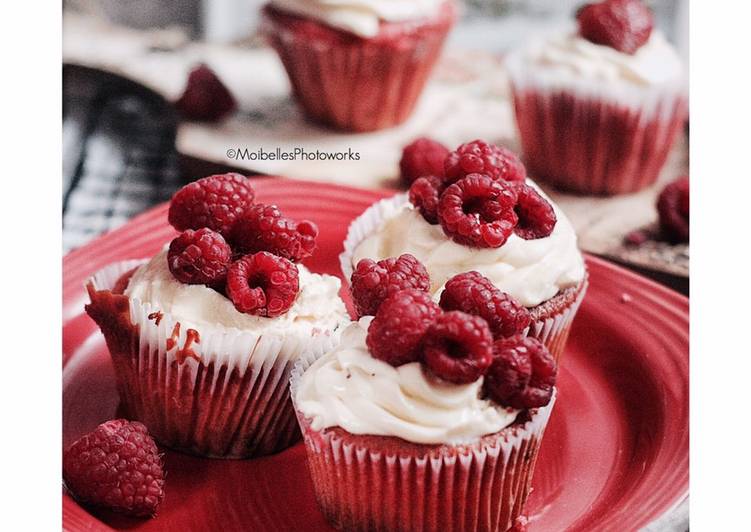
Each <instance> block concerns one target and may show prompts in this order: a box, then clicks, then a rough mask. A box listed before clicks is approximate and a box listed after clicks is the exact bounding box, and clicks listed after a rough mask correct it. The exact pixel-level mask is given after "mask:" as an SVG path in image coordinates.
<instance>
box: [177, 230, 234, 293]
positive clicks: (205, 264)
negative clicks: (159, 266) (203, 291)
mask: <svg viewBox="0 0 751 532" xmlns="http://www.w3.org/2000/svg"><path fill="white" fill-rule="evenodd" d="M231 259H232V250H231V249H230V247H229V244H227V242H225V241H224V238H223V237H222V235H220V234H219V233H217V232H215V231H212V230H211V229H208V228H206V227H204V228H203V229H199V230H198V231H194V230H192V229H188V230H186V231H183V232H182V233H181V234H180V235H178V236H177V237H175V239H174V240H172V242H170V245H169V250H168V251H167V265H168V266H169V270H170V272H172V275H174V276H175V279H177V280H178V281H180V282H181V283H186V284H209V285H216V284H219V283H221V282H223V281H224V278H225V276H226V275H227V267H228V266H229V263H230V260H231Z"/></svg>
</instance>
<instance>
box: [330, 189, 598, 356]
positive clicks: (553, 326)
mask: <svg viewBox="0 0 751 532" xmlns="http://www.w3.org/2000/svg"><path fill="white" fill-rule="evenodd" d="M408 202H409V198H408V196H407V194H405V193H401V194H397V195H395V196H392V197H390V198H386V199H382V200H380V201H377V202H376V203H374V204H372V205H371V206H370V207H368V208H367V209H366V210H365V212H363V213H362V214H361V215H360V216H358V217H357V218H356V219H355V220H353V221H352V223H351V224H350V226H349V229H348V230H347V236H346V238H345V239H344V251H343V252H342V253H341V254H340V255H339V265H340V267H341V270H342V273H343V275H344V279H345V282H346V283H349V280H350V278H351V277H352V271H353V266H352V264H353V259H354V254H355V250H356V249H357V247H358V246H359V245H360V243H361V242H362V241H363V240H365V239H366V238H367V237H369V236H370V235H372V234H374V233H375V232H376V231H377V230H378V228H380V227H381V226H382V224H383V222H384V220H387V219H389V218H392V217H393V216H396V215H397V214H398V213H399V211H401V209H402V208H403V207H404V205H405V204H406V203H408ZM587 287H588V280H587V277H586V276H585V278H584V279H583V280H582V281H581V284H580V286H579V288H578V294H577V296H576V299H575V301H574V302H573V304H571V305H569V306H567V307H565V308H564V309H562V310H561V311H559V312H557V313H555V314H554V315H552V316H549V317H546V318H545V319H542V320H539V321H535V322H533V323H532V324H530V326H529V328H528V329H527V331H525V332H526V334H529V336H532V337H533V338H537V339H538V340H540V341H541V342H542V343H543V344H545V345H546V347H547V348H548V349H549V350H550V352H551V353H552V354H553V356H554V357H555V358H556V360H559V359H560V357H561V355H562V353H563V350H564V347H565V345H566V339H567V338H568V333H569V331H570V329H571V325H572V324H573V321H574V318H575V317H576V312H577V311H578V310H579V306H580V305H581V302H582V300H583V299H584V295H585V294H586V291H587Z"/></svg>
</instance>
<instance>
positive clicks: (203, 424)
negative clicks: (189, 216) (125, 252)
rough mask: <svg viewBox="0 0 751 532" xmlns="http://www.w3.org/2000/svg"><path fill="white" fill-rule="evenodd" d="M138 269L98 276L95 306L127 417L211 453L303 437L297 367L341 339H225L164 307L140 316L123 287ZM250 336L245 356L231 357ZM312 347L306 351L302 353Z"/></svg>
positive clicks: (177, 444)
mask: <svg viewBox="0 0 751 532" xmlns="http://www.w3.org/2000/svg"><path fill="white" fill-rule="evenodd" d="M129 262H133V261H129ZM125 268H128V269H127V270H126V269H125ZM131 268H132V265H131V264H129V263H120V264H116V265H113V266H111V267H109V268H106V269H105V270H103V271H102V272H99V273H98V274H97V275H95V276H94V278H92V279H91V280H90V281H89V283H88V285H87V290H88V293H89V298H90V303H89V304H88V305H86V312H87V313H88V315H89V316H90V317H91V318H92V319H93V320H94V321H95V322H96V323H97V325H98V326H99V327H100V329H101V331H102V333H103V335H104V338H105V340H106V342H107V348H108V349H109V352H110V355H111V357H112V363H113V366H114V370H115V376H116V379H117V389H118V393H119V395H120V401H121V406H122V407H123V408H124V410H125V416H126V417H127V418H128V419H132V420H137V421H140V422H142V423H143V424H145V425H146V426H147V427H148V429H149V432H150V433H151V434H152V436H154V438H155V439H156V440H157V441H158V442H159V443H160V444H162V445H164V446H167V447H170V448H173V449H177V450H181V451H185V452H188V453H191V454H197V455H201V456H209V457H217V458H248V457H253V456H262V455H267V454H272V453H276V452H279V451H281V450H283V449H286V448H287V447H290V446H291V445H292V444H293V443H295V442H296V441H298V440H299V439H300V430H299V428H298V426H297V421H296V419H295V413H294V409H293V407H292V402H291V401H290V397H289V386H288V384H289V378H290V374H291V371H292V367H293V366H294V365H295V363H297V362H298V361H300V362H304V363H305V366H306V367H307V364H309V363H310V362H312V361H313V360H314V359H315V358H316V357H317V356H320V354H322V352H323V350H324V349H328V348H330V345H332V343H333V340H331V339H329V338H321V337H319V338H318V339H310V338H308V339H307V340H308V341H307V342H305V341H304V340H303V339H298V338H273V339H271V338H265V337H263V336H261V337H257V336H256V337H255V338H254V339H252V340H251V341H250V342H247V341H246V340H248V339H246V338H245V337H243V336H242V335H241V334H232V335H231V337H230V338H228V339H226V340H225V339H224V338H222V337H218V336H215V337H214V338H212V337H211V333H210V332H209V333H207V332H205V331H195V330H193V329H187V330H185V328H184V327H180V323H179V322H177V321H174V320H173V319H172V317H171V316H169V315H167V314H162V313H161V312H150V310H144V312H143V313H145V314H147V315H146V316H140V314H141V310H133V311H132V309H131V302H130V300H129V298H128V297H127V296H125V295H123V294H122V291H123V290H124V289H125V288H126V287H127V279H126V277H127V274H125V275H123V273H124V272H125V271H128V270H130V269H131ZM131 271H132V270H131ZM136 307H137V305H136ZM134 315H135V316H136V317H135V319H134V318H133V316H134ZM191 331H193V332H191ZM228 334H229V333H228ZM307 343H310V345H306V344H307ZM245 345H248V346H249V347H247V349H246V348H245V347H241V348H240V349H239V351H244V352H246V353H247V354H246V355H245V357H244V358H240V359H238V358H236V357H233V356H228V353H229V352H230V351H231V350H232V349H233V348H238V346H245ZM223 346H227V347H228V349H227V350H226V351H223ZM315 346H318V348H316V347H315ZM303 347H305V348H306V354H304V355H300V356H298V355H295V353H296V352H297V351H299V350H301V349H302V348H303ZM308 349H309V350H308ZM308 356H309V357H310V359H308V358H305V357H308Z"/></svg>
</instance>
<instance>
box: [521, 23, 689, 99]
mask: <svg viewBox="0 0 751 532" xmlns="http://www.w3.org/2000/svg"><path fill="white" fill-rule="evenodd" d="M516 59H517V60H519V61H520V63H521V64H522V65H523V66H525V67H527V68H528V67H529V65H530V64H532V65H534V67H535V69H534V71H535V74H536V75H541V76H545V77H547V78H549V81H556V80H557V81H565V80H582V79H584V80H587V81H589V82H599V83H608V84H613V83H623V82H627V83H629V84H632V85H636V86H654V85H660V84H663V83H667V82H671V81H675V80H677V79H680V78H681V77H682V73H683V67H682V63H681V60H680V57H679V56H678V54H677V52H676V51H675V49H674V48H673V47H672V46H671V45H670V44H669V43H668V42H667V41H666V40H665V38H664V37H663V36H662V34H661V33H660V32H658V31H653V32H652V35H651V36H650V38H649V40H648V41H647V42H646V43H645V44H644V45H643V46H642V47H641V48H639V49H638V50H637V51H636V53H634V54H626V53H623V52H619V51H618V50H616V49H615V48H611V47H610V46H605V45H601V44H595V43H593V42H590V41H588V40H586V39H584V38H583V37H580V36H579V35H577V34H566V35H559V36H556V37H553V38H551V39H548V40H546V41H542V42H537V43H533V44H532V45H530V46H529V47H528V48H526V49H525V50H523V51H522V52H520V54H519V55H518V56H516ZM513 61H514V60H513V59H512V60H511V61H510V63H512V62H513ZM520 66H521V65H520Z"/></svg>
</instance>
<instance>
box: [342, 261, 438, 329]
mask: <svg viewBox="0 0 751 532" xmlns="http://www.w3.org/2000/svg"><path fill="white" fill-rule="evenodd" d="M351 281H352V282H351V286H352V299H353V300H354V301H355V308H356V309H357V313H358V315H359V316H375V314H376V312H377V311H378V307H379V306H380V305H381V303H382V302H383V300H384V299H386V298H387V297H388V296H390V295H391V294H393V293H394V292H397V291H398V290H402V289H405V288H415V289H417V290H422V291H423V292H428V291H429V290H430V277H429V276H428V271H427V270H426V269H425V266H423V265H422V263H421V262H420V261H419V260H417V259H416V258H415V257H413V256H412V255H410V254H409V253H406V254H404V255H402V256H401V257H399V258H398V259H394V258H390V259H384V260H379V261H378V262H374V261H372V260H370V259H363V260H361V261H360V262H358V263H357V267H356V268H355V271H354V272H352V279H351Z"/></svg>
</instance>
